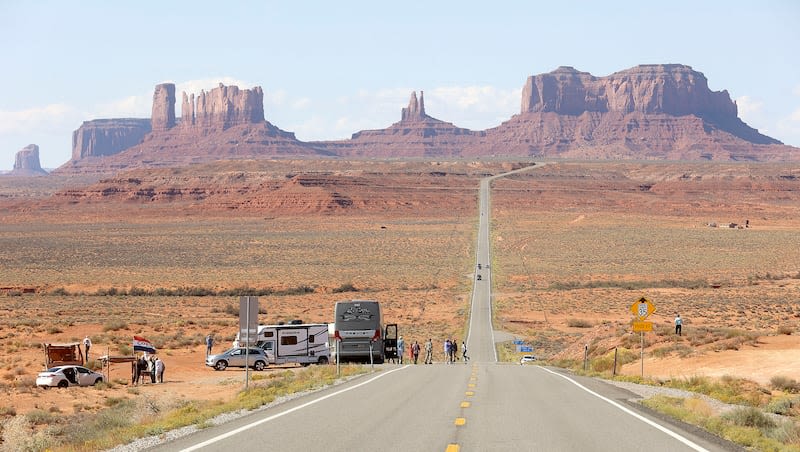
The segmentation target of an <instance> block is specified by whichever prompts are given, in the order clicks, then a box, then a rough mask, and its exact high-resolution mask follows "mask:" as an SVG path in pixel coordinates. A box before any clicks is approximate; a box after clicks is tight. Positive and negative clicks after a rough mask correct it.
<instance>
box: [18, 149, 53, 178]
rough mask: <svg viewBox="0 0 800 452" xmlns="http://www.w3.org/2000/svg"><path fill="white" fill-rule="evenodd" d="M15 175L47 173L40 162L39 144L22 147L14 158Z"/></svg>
mask: <svg viewBox="0 0 800 452" xmlns="http://www.w3.org/2000/svg"><path fill="white" fill-rule="evenodd" d="M11 174H13V175H20V176H38V175H44V174H47V171H45V170H43V169H42V166H41V164H40V163H39V146H37V145H35V144H29V145H27V146H25V147H24V148H22V149H20V150H19V151H18V152H17V154H16V156H15V158H14V169H13V170H12V171H11Z"/></svg>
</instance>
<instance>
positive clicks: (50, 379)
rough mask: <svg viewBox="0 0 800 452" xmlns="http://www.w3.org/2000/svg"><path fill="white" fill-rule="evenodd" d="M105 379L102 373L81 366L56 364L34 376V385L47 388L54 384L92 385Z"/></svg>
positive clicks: (58, 385)
mask: <svg viewBox="0 0 800 452" xmlns="http://www.w3.org/2000/svg"><path fill="white" fill-rule="evenodd" d="M103 381H105V377H103V374H100V373H97V372H94V371H91V370H89V369H87V368H85V367H83V366H58V367H51V368H49V369H47V370H45V371H44V372H39V375H38V376H37V377H36V386H39V387H42V388H49V387H51V386H56V387H59V388H66V387H67V386H94V385H96V384H97V383H102V382H103Z"/></svg>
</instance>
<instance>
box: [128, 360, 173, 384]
mask: <svg viewBox="0 0 800 452" xmlns="http://www.w3.org/2000/svg"><path fill="white" fill-rule="evenodd" d="M165 368H166V366H165V365H164V361H161V358H159V357H158V356H155V355H150V356H148V355H147V353H145V354H143V355H142V356H141V357H139V359H138V360H136V365H135V366H134V373H133V382H134V383H135V384H139V381H140V380H141V381H142V382H146V381H147V380H146V378H147V376H148V375H149V376H150V382H151V383H164V369H165Z"/></svg>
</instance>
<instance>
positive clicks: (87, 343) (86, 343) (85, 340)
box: [83, 335, 92, 364]
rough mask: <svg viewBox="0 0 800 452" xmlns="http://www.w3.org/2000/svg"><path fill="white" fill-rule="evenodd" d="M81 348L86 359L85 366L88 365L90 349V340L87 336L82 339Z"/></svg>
mask: <svg viewBox="0 0 800 452" xmlns="http://www.w3.org/2000/svg"><path fill="white" fill-rule="evenodd" d="M83 348H84V349H85V350H86V354H85V355H84V356H85V358H86V364H88V363H89V349H90V348H92V340H91V339H89V335H86V337H84V338H83Z"/></svg>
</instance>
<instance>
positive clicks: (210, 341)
mask: <svg viewBox="0 0 800 452" xmlns="http://www.w3.org/2000/svg"><path fill="white" fill-rule="evenodd" d="M213 346H214V335H212V334H211V333H209V334H208V335H207V336H206V358H208V355H210V354H211V347H213Z"/></svg>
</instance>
